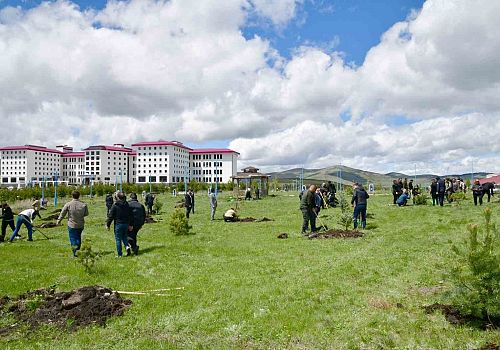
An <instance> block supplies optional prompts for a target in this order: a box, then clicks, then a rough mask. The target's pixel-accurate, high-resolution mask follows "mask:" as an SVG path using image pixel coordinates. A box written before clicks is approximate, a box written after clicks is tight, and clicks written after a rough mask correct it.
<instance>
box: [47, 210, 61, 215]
mask: <svg viewBox="0 0 500 350" xmlns="http://www.w3.org/2000/svg"><path fill="white" fill-rule="evenodd" d="M61 211H62V209H56V210H53V211H51V212H50V213H49V214H59V213H60V212H61Z"/></svg>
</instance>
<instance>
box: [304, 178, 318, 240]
mask: <svg viewBox="0 0 500 350" xmlns="http://www.w3.org/2000/svg"><path fill="white" fill-rule="evenodd" d="M315 194H316V186H314V185H311V186H310V187H309V190H307V191H305V192H304V193H303V195H302V198H301V200H300V211H302V217H303V219H304V221H303V223H302V234H305V233H306V231H307V229H308V228H309V223H311V232H316V213H315V212H314V208H315V205H316V202H315Z"/></svg>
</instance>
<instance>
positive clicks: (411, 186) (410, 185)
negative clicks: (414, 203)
mask: <svg viewBox="0 0 500 350" xmlns="http://www.w3.org/2000/svg"><path fill="white" fill-rule="evenodd" d="M413 188H414V186H413V179H410V182H408V195H409V196H410V197H411V196H413Z"/></svg>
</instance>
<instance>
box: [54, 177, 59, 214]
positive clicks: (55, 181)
mask: <svg viewBox="0 0 500 350" xmlns="http://www.w3.org/2000/svg"><path fill="white" fill-rule="evenodd" d="M58 176H59V174H58V173H55V175H54V207H57V178H58Z"/></svg>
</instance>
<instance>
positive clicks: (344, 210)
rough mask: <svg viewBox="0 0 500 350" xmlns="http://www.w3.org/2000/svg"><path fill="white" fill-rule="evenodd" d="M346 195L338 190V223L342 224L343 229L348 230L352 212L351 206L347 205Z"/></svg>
mask: <svg viewBox="0 0 500 350" xmlns="http://www.w3.org/2000/svg"><path fill="white" fill-rule="evenodd" d="M347 198H348V197H347V196H346V194H345V193H344V192H340V194H339V207H340V216H339V224H340V225H341V226H342V228H343V229H344V230H346V231H347V230H348V229H349V227H350V226H351V224H352V212H351V206H350V205H349V201H348V199H347Z"/></svg>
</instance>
